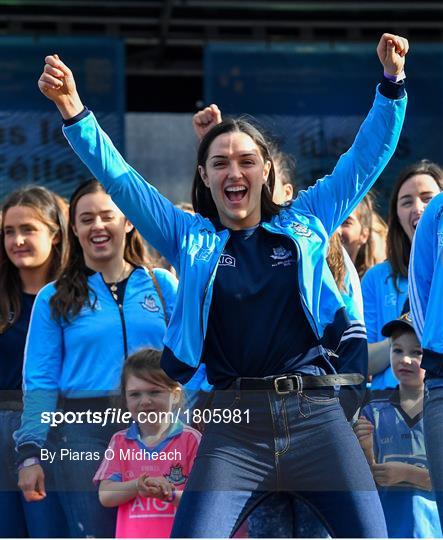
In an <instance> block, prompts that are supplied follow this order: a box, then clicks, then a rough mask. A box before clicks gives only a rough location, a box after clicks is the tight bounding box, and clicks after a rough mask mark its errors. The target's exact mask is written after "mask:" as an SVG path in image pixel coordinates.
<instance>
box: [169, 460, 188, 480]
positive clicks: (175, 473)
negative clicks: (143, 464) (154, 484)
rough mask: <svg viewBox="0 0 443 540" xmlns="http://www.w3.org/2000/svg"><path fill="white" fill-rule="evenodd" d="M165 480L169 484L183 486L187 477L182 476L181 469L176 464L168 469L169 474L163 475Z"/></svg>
mask: <svg viewBox="0 0 443 540" xmlns="http://www.w3.org/2000/svg"><path fill="white" fill-rule="evenodd" d="M165 478H166V480H168V482H171V484H183V483H184V482H185V481H186V478H187V476H185V475H184V474H183V467H182V466H181V465H180V464H179V463H178V464H177V465H172V466H171V468H170V469H169V474H165Z"/></svg>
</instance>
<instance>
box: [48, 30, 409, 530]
mask: <svg viewBox="0 0 443 540" xmlns="http://www.w3.org/2000/svg"><path fill="white" fill-rule="evenodd" d="M407 50H408V44H407V41H406V40H404V39H403V38H400V37H398V36H393V35H391V34H384V35H383V36H382V38H381V40H380V43H379V46H378V49H377V51H378V55H379V58H380V60H381V62H382V64H383V65H384V68H385V73H386V75H387V78H386V77H385V78H384V80H383V82H382V84H381V85H380V87H379V90H378V92H377V97H376V99H375V103H374V107H373V109H372V110H371V112H370V114H369V116H368V117H367V119H366V120H365V122H364V123H363V125H362V127H361V128H360V131H359V133H358V135H357V138H356V140H355V142H354V144H353V146H352V147H351V149H350V150H349V151H348V152H347V153H346V154H344V155H343V156H342V157H341V158H340V160H339V162H338V164H337V166H336V168H335V169H334V171H333V173H332V174H331V175H330V176H328V177H326V178H324V179H323V180H321V181H319V182H317V183H316V185H315V186H314V187H312V188H310V189H309V190H307V191H303V192H300V193H299V196H298V197H297V199H296V200H295V201H293V202H292V203H291V204H290V205H288V206H284V207H280V206H278V205H276V204H275V203H273V202H272V192H273V188H274V178H275V177H274V167H273V163H272V158H271V156H270V152H269V148H268V146H267V143H266V140H265V138H264V137H263V135H262V134H261V133H260V132H259V131H258V130H257V129H256V128H254V127H253V126H252V125H251V124H250V123H248V122H245V121H242V120H227V121H226V120H225V121H224V122H222V123H220V124H218V125H217V126H214V127H213V128H212V129H211V130H210V131H209V132H208V133H207V135H206V136H205V137H204V138H203V140H202V142H201V144H200V147H199V151H198V156H197V162H198V166H197V169H196V172H195V177H194V186H193V205H194V209H195V210H196V214H195V216H191V215H189V214H186V213H184V212H181V211H180V210H178V209H177V208H175V207H174V206H173V205H172V203H170V202H169V201H168V200H167V199H165V198H164V197H162V196H161V195H160V194H159V193H158V192H157V190H156V189H155V188H153V187H152V186H151V185H150V184H148V183H147V182H146V181H145V180H144V179H143V178H141V177H140V175H138V174H137V172H136V171H134V170H133V169H132V168H131V167H130V166H129V165H128V164H127V163H126V162H125V161H124V160H123V158H122V157H121V156H120V154H119V153H118V152H117V150H116V149H115V148H114V147H113V145H112V143H111V142H110V140H109V138H108V137H107V136H106V135H105V134H104V133H103V132H102V131H101V129H100V127H99V126H98V124H97V122H96V121H95V118H94V116H93V115H92V114H91V113H90V112H89V111H87V110H86V109H85V108H84V107H83V104H82V103H81V101H80V98H79V96H78V93H77V91H76V88H75V83H74V79H73V76H72V73H71V71H70V70H69V69H68V68H67V67H66V66H65V65H64V64H63V63H62V62H61V61H60V59H59V58H58V57H56V56H50V57H47V58H46V65H45V68H44V73H43V75H42V76H41V78H40V81H39V86H40V89H41V91H42V92H43V93H44V94H45V95H46V96H47V97H48V98H49V99H52V100H53V101H54V102H55V104H56V105H57V107H58V108H59V110H60V112H61V114H62V116H63V118H64V120H65V127H64V132H65V134H66V136H67V137H68V140H69V142H70V144H71V146H72V147H73V148H74V150H75V151H76V152H77V153H78V154H79V155H80V157H81V158H82V159H83V160H84V162H85V163H86V165H87V166H88V167H89V168H90V169H91V171H94V175H95V176H96V177H97V178H98V179H99V180H100V181H101V182H102V183H103V184H104V185H105V186H106V188H107V190H108V192H109V193H110V194H111V196H112V197H113V199H114V200H115V201H116V203H117V204H118V205H119V206H120V207H121V208H122V209H123V211H124V212H125V213H127V215H128V216H130V218H131V221H132V222H133V223H134V224H135V225H136V226H137V227H138V228H139V229H140V231H141V232H142V234H143V235H144V236H145V237H146V239H147V240H148V241H149V242H150V243H151V244H152V245H153V246H154V247H155V248H156V249H158V250H159V251H160V253H162V254H163V255H164V256H165V257H166V258H167V259H168V260H169V261H170V262H171V263H172V264H173V266H174V267H175V268H177V270H178V274H179V275H180V283H179V293H178V296H177V304H176V306H175V309H174V312H173V315H172V318H171V323H170V325H169V328H168V332H167V335H166V338H165V349H164V352H163V357H162V365H163V368H164V369H165V371H166V372H167V373H168V375H169V376H171V377H172V378H175V379H177V380H179V381H181V382H185V381H187V380H189V378H190V377H192V375H193V373H194V372H195V371H196V369H198V366H199V365H200V363H201V362H202V361H203V362H205V364H206V368H207V375H208V380H209V382H210V383H211V384H213V385H214V386H215V388H216V390H217V391H216V395H215V398H214V407H215V409H222V410H226V411H227V412H229V411H230V412H231V413H232V419H234V417H235V419H236V421H231V422H230V423H222V422H220V423H211V424H209V425H208V427H207V429H206V430H205V433H204V435H203V439H202V443H201V446H200V448H199V452H198V455H197V458H196V461H195V464H194V468H193V470H192V472H191V475H190V478H189V480H188V484H187V488H186V489H185V492H184V494H183V497H182V500H181V504H180V507H179V510H178V513H177V516H176V520H175V524H174V528H173V531H172V535H173V536H178V537H208V536H214V535H215V536H221V537H226V536H229V535H232V534H233V533H234V532H235V530H236V529H237V528H238V526H239V524H240V523H241V522H242V521H243V519H244V517H245V516H246V515H247V514H248V513H249V512H250V511H251V510H252V508H253V507H254V506H255V505H256V504H258V503H259V502H260V500H261V498H263V497H266V496H267V494H268V492H269V491H276V490H277V491H278V490H288V491H291V492H292V491H294V486H297V491H298V493H299V494H300V495H302V496H304V498H305V499H307V500H308V502H309V504H311V505H312V506H314V507H315V508H316V510H317V512H318V513H319V514H320V515H321V516H322V517H323V518H324V520H325V522H326V523H327V526H328V529H329V530H330V531H331V533H332V534H334V535H337V536H362V537H365V536H384V535H385V534H386V529H385V524H384V521H383V519H382V517H381V515H382V510H381V506H380V501H379V499H378V496H377V493H376V490H375V486H374V483H373V479H372V477H371V474H370V470H369V467H368V464H367V462H366V460H365V458H364V456H363V454H362V452H361V449H360V447H359V445H358V442H357V441H356V439H355V436H354V434H353V432H352V429H351V428H350V426H349V424H348V423H347V421H346V418H345V416H344V415H343V412H342V410H341V408H340V406H339V404H338V401H337V399H336V397H335V396H334V390H333V386H334V385H336V384H350V383H355V382H357V381H358V382H360V377H359V376H354V377H353V376H351V375H349V374H348V375H337V374H336V370H335V367H334V365H335V356H334V354H333V353H332V352H331V349H335V348H337V347H338V344H339V342H340V337H341V335H342V334H343V332H344V330H346V328H348V327H349V321H348V319H347V316H346V312H345V306H344V303H343V300H342V298H341V295H340V293H339V291H338V289H337V287H336V285H335V283H334V280H333V277H332V275H331V272H330V271H329V269H328V267H327V264H326V249H327V239H328V237H329V236H330V235H331V234H332V233H333V231H334V230H335V229H336V228H337V227H338V226H339V225H340V223H342V221H343V220H344V219H345V218H346V217H347V215H348V214H349V213H350V212H351V211H352V210H353V209H354V208H355V206H356V205H357V204H358V203H359V202H360V200H361V198H362V197H363V196H364V195H365V194H366V192H367V191H368V190H369V189H370V187H371V185H372V184H373V182H374V181H375V179H376V178H377V177H378V175H379V174H380V172H381V170H382V169H383V167H384V166H385V165H386V163H387V161H388V160H389V158H390V157H391V155H392V153H393V151H394V150H395V147H396V144H397V141H398V137H399V134H400V129H401V125H402V121H403V117H404V111H405V105H406V98H405V93H404V88H403V83H401V82H399V79H401V78H402V77H401V74H402V71H403V66H404V56H405V54H406V53H407ZM392 78H393V79H394V81H392V80H391V79H392ZM248 415H249V418H248ZM331 491H333V492H334V493H333V494H331ZM374 516H377V518H375V519H374Z"/></svg>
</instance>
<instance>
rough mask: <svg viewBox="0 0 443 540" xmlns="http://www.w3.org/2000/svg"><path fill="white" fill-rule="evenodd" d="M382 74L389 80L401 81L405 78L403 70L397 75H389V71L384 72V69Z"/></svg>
mask: <svg viewBox="0 0 443 540" xmlns="http://www.w3.org/2000/svg"><path fill="white" fill-rule="evenodd" d="M383 76H384V77H385V78H386V79H388V80H389V81H392V82H395V83H398V82H400V81H402V80H403V79H406V74H405V72H404V71H402V72H401V73H399V74H398V75H390V74H389V73H386V71H385V72H384V73H383Z"/></svg>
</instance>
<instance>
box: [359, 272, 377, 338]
mask: <svg viewBox="0 0 443 540" xmlns="http://www.w3.org/2000/svg"><path fill="white" fill-rule="evenodd" d="M376 268H377V267H376V266H374V267H372V268H370V269H369V270H368V271H367V272H366V274H365V275H364V276H363V279H362V281H361V292H362V295H363V313H364V319H365V326H366V333H367V336H368V343H376V342H377V341H379V340H378V324H377V320H378V317H377V294H376V292H377V286H376V282H377V270H376Z"/></svg>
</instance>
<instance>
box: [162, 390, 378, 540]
mask: <svg viewBox="0 0 443 540" xmlns="http://www.w3.org/2000/svg"><path fill="white" fill-rule="evenodd" d="M213 407H214V408H219V409H231V411H232V410H234V409H239V410H240V411H241V414H242V416H243V421H242V422H241V423H239V424H237V423H234V422H230V423H227V424H223V423H219V424H215V423H212V424H209V425H208V427H207V429H206V431H205V432H204V435H203V438H202V442H201V444H200V448H199V451H198V454H197V457H196V460H195V463H194V467H193V469H192V472H191V474H190V477H189V480H188V483H187V485H186V489H185V492H184V494H183V497H182V500H181V503H180V506H179V508H178V511H177V515H176V518H175V522H174V527H173V530H172V537H185V538H186V537H189V538H197V537H229V536H232V534H234V533H235V531H236V529H237V528H238V527H239V526H240V524H241V523H242V522H243V521H244V520H245V519H246V518H247V517H248V515H249V514H250V513H251V511H252V510H253V509H254V508H255V507H256V506H258V505H259V504H260V502H261V501H262V500H264V498H266V497H267V496H268V495H269V492H275V491H286V492H288V493H290V494H294V495H297V496H299V497H301V498H302V499H304V500H305V501H306V502H307V503H308V504H309V505H310V506H311V507H312V508H314V509H315V511H316V513H317V515H319V516H321V518H322V521H323V523H324V525H325V527H326V528H327V530H328V532H329V533H330V534H331V535H332V536H338V537H362V538H366V537H386V524H385V521H384V516H383V510H382V507H381V503H380V499H379V496H378V493H377V489H376V487H375V484H374V481H373V478H372V474H371V471H370V469H369V466H368V464H367V462H366V459H365V457H364V455H363V452H362V450H361V448H360V445H359V444H358V441H357V438H356V437H355V435H354V432H353V431H352V428H351V427H350V425H349V424H348V422H347V421H346V418H345V416H344V413H343V410H342V408H341V407H340V404H339V402H338V399H337V398H336V397H329V396H327V395H322V394H319V393H314V392H313V391H309V393H305V394H302V395H300V394H296V393H291V394H288V395H284V396H282V395H278V394H276V393H275V392H273V391H268V392H255V391H254V392H252V391H247V392H241V393H240V392H239V391H235V390H232V391H231V390H229V391H224V392H216V395H215V397H214V403H213ZM247 410H249V422H247V421H246V420H245V416H246V411H247Z"/></svg>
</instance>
